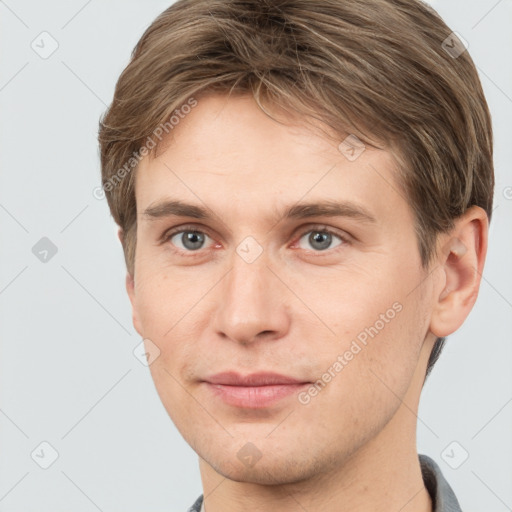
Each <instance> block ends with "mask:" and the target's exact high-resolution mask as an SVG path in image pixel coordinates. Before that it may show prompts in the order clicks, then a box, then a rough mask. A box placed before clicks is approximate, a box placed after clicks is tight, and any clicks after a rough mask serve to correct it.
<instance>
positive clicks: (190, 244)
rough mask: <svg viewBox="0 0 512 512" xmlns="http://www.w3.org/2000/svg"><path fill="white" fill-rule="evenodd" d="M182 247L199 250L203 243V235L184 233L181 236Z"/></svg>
mask: <svg viewBox="0 0 512 512" xmlns="http://www.w3.org/2000/svg"><path fill="white" fill-rule="evenodd" d="M181 241H182V243H183V246H184V247H186V248H187V249H190V250H193V251H194V250H196V249H200V248H201V246H202V245H203V243H204V235H203V234H202V233H199V232H197V231H186V232H185V233H183V234H182V235H181Z"/></svg>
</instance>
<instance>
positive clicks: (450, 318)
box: [430, 206, 488, 337]
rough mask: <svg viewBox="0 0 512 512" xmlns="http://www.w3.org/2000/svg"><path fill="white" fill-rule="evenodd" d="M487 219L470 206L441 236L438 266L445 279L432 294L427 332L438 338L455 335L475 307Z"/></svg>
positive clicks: (482, 212)
mask: <svg viewBox="0 0 512 512" xmlns="http://www.w3.org/2000/svg"><path fill="white" fill-rule="evenodd" d="M487 233H488V219H487V214H486V213H485V211H484V210H483V209H482V208H480V207H478V206H473V207H472V208H470V209H469V210H468V211H467V212H466V213H465V214H464V215H462V216H461V217H459V218H458V219H457V220H456V222H455V226H454V228H453V229H452V230H451V232H450V233H449V234H446V235H444V236H443V250H441V251H440V255H439V260H438V264H439V266H440V267H441V269H440V271H441V272H442V273H443V276H444V280H443V282H442V283H441V284H440V288H441V289H439V287H438V288H437V289H436V290H435V292H434V297H433V300H434V301H435V304H434V308H433V312H432V318H431V324H430V330H431V332H432V333H433V334H435V335H436V336H438V337H445V336H448V335H450V334H452V333H453V332H455V331H456V330H457V329H458V328H459V327H460V326H461V325H462V324H463V322H464V320H465V319H466V317H467V316H468V314H469V312H470V311H471V309H472V308H473V305H474V304H475V301H476V298H477V295H478V290H479V288H480V282H481V275H482V271H483V265H484V261H485V255H486V252H487Z"/></svg>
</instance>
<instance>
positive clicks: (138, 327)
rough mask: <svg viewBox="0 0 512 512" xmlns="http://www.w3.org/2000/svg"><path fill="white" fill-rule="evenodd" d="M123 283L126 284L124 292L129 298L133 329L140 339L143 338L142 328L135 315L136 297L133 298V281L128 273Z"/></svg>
mask: <svg viewBox="0 0 512 512" xmlns="http://www.w3.org/2000/svg"><path fill="white" fill-rule="evenodd" d="M125 283H126V292H127V293H128V297H129V299H130V303H131V305H132V322H133V327H134V328H135V330H136V331H137V332H138V333H139V334H140V335H141V336H142V337H144V336H143V335H142V326H141V324H140V322H139V317H138V314H137V301H136V296H135V280H134V278H133V276H132V275H131V274H130V273H129V272H126V280H125Z"/></svg>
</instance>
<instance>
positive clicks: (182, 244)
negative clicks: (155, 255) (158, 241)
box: [164, 228, 213, 252]
mask: <svg viewBox="0 0 512 512" xmlns="http://www.w3.org/2000/svg"><path fill="white" fill-rule="evenodd" d="M206 239H210V240H212V239H211V238H210V237H209V236H208V235H207V234H206V233H204V232H203V231H199V230H197V229H193V228H191V229H187V228H181V229H180V230H176V231H174V232H171V233H168V234H167V235H165V240H164V241H166V242H167V241H169V242H171V244H173V245H174V246H175V247H177V248H178V249H180V250H181V251H183V252H194V251H198V250H200V249H203V247H204V245H205V242H206ZM212 241H213V240H212Z"/></svg>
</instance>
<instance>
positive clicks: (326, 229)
mask: <svg viewBox="0 0 512 512" xmlns="http://www.w3.org/2000/svg"><path fill="white" fill-rule="evenodd" d="M187 231H195V232H197V233H201V234H204V235H207V236H209V237H210V238H212V239H213V237H212V236H211V235H210V234H209V232H208V230H203V229H201V228H199V227H198V226H194V225H185V226H180V227H178V228H175V229H172V230H171V231H167V232H165V233H164V234H163V235H162V237H161V240H160V241H161V243H162V244H164V243H167V242H169V241H170V239H171V238H172V237H173V236H174V235H177V234H179V233H185V232H187ZM311 232H319V233H328V234H329V235H333V236H335V237H338V238H339V239H340V240H341V243H340V244H339V245H338V246H336V247H335V248H333V249H326V250H325V251H314V250H309V251H307V252H313V253H318V256H322V255H323V254H325V253H332V252H336V251H337V250H340V249H343V248H344V247H345V246H346V245H348V244H350V243H351V240H350V239H349V237H348V236H347V235H341V234H340V233H338V232H336V231H335V230H333V229H331V228H329V227H328V226H324V225H321V224H318V225H312V226H308V227H307V228H304V230H301V231H300V232H299V234H298V235H296V237H295V238H296V242H294V245H295V244H296V243H298V242H299V241H300V239H301V238H302V237H303V236H304V235H305V234H307V233H311ZM173 251H175V252H177V253H178V254H185V255H187V256H188V257H194V256H202V252H203V251H202V250H201V249H199V250H197V251H183V250H182V249H178V248H176V247H175V248H173Z"/></svg>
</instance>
